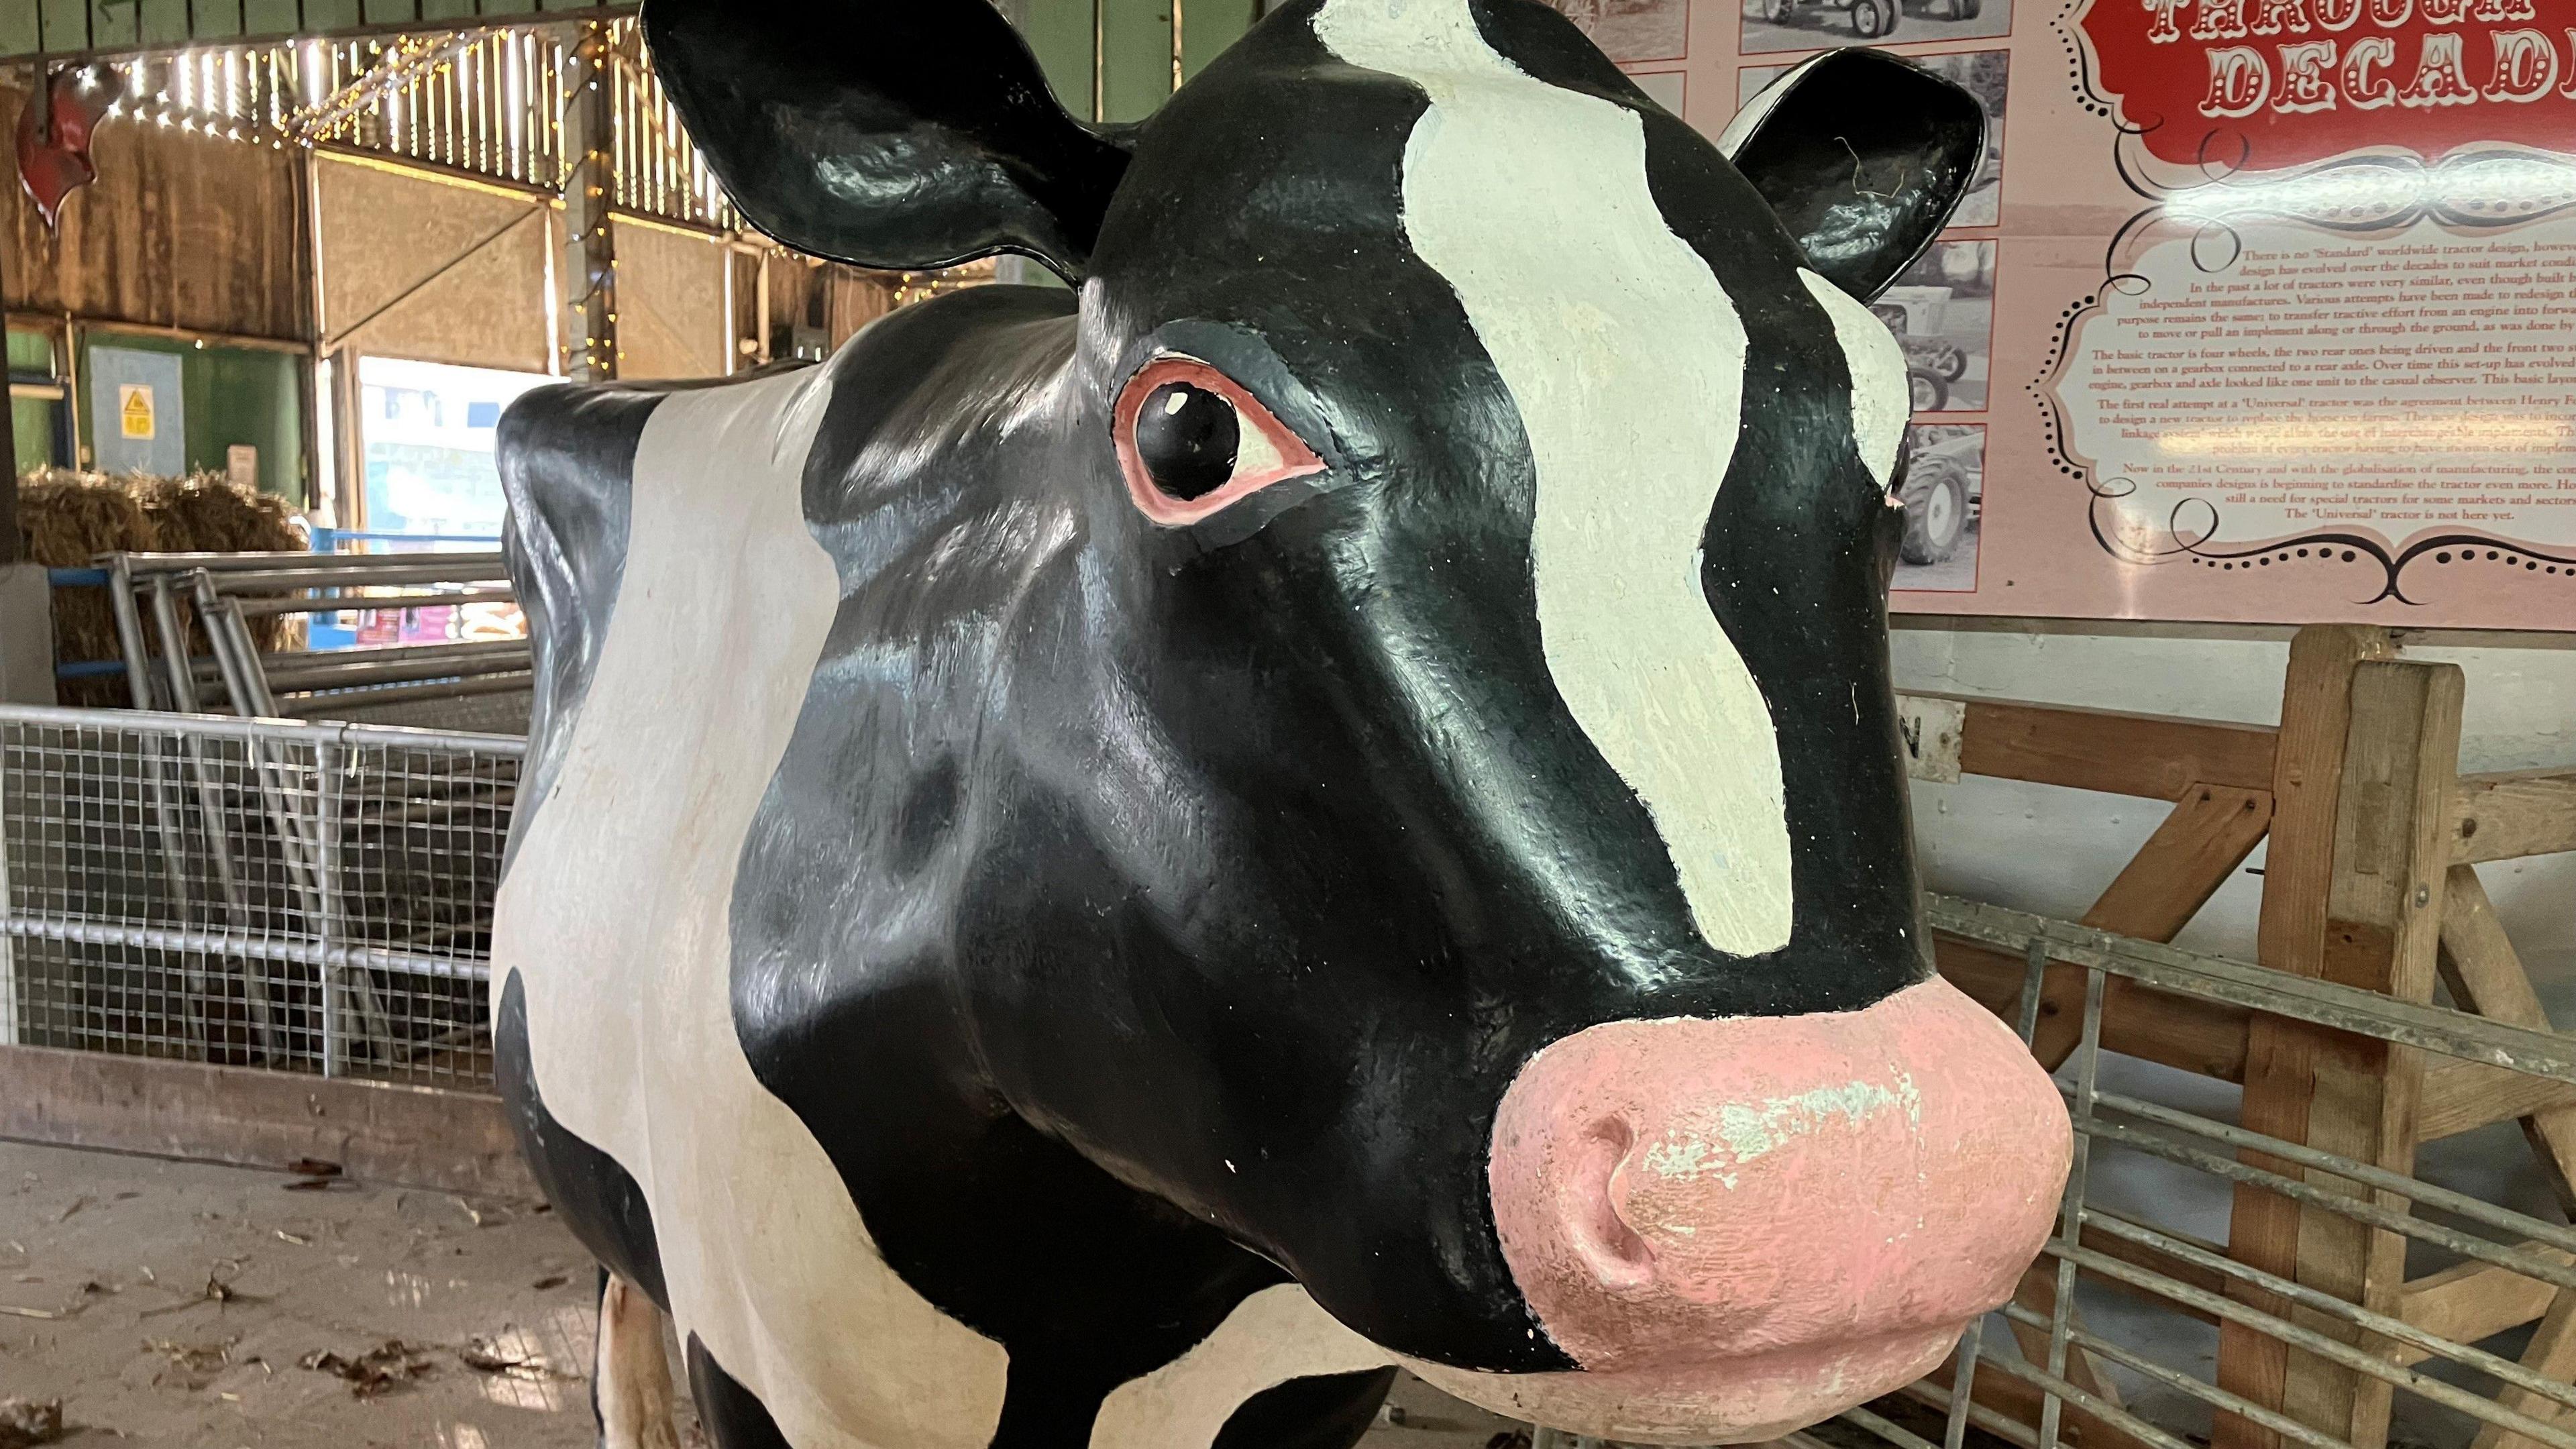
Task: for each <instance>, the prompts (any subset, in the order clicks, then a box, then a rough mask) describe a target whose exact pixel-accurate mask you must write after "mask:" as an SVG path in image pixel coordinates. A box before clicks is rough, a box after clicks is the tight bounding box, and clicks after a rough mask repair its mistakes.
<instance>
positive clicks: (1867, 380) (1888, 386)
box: [1798, 267, 1914, 488]
mask: <svg viewBox="0 0 2576 1449" xmlns="http://www.w3.org/2000/svg"><path fill="white" fill-rule="evenodd" d="M1798 280H1800V281H1802V282H1804V283H1806V284H1807V291H1808V292H1809V293H1810V294H1811V295H1813V296H1814V297H1815V299H1816V304H1817V305H1818V306H1821V307H1823V308H1824V309H1825V315H1826V316H1828V317H1830V318H1832V319H1833V322H1834V340H1836V341H1837V342H1840V343H1841V344H1842V348H1843V366H1844V370H1845V371H1847V372H1849V373H1850V374H1851V410H1852V442H1853V444H1854V445H1855V446H1857V447H1858V448H1859V449H1860V461H1861V465H1862V466H1863V467H1865V468H1867V469H1869V476H1871V477H1872V478H1875V479H1877V480H1878V486H1879V487H1881V488H1884V487H1886V486H1887V480H1888V479H1889V478H1890V477H1891V476H1893V475H1894V473H1895V472H1896V450H1897V448H1898V446H1899V445H1901V444H1903V443H1904V441H1905V423H1906V419H1907V417H1908V416H1909V415H1910V414H1911V412H1912V410H1913V407H1914V392H1913V389H1912V388H1911V387H1909V386H1908V385H1907V383H1906V381H1905V349H1904V348H1903V347H1900V346H1898V345H1897V341H1896V334H1895V333H1892V332H1890V331H1888V330H1887V324H1886V323H1884V322H1881V321H1879V320H1878V319H1877V318H1876V317H1874V316H1872V315H1870V310H1869V309H1868V308H1867V307H1864V306H1862V305H1861V304H1860V303H1858V302H1856V301H1854V300H1852V295H1851V293H1849V292H1846V291H1844V290H1843V289H1842V288H1840V287H1837V286H1835V285H1834V284H1833V283H1831V282H1828V281H1826V280H1825V279H1824V278H1822V277H1820V276H1817V275H1816V274H1815V273H1813V272H1811V271H1808V270H1807V269H1806V268H1804V267H1800V268H1799V269H1798Z"/></svg>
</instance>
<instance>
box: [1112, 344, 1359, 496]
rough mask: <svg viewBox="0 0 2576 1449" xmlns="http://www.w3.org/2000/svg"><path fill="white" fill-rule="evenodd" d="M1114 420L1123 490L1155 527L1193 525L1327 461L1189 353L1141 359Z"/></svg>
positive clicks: (1231, 382)
mask: <svg viewBox="0 0 2576 1449" xmlns="http://www.w3.org/2000/svg"><path fill="white" fill-rule="evenodd" d="M1112 416H1113V418H1114V427H1115V429H1116V439H1117V445H1118V464H1119V468H1120V470H1121V471H1122V472H1123V473H1125V474H1126V477H1127V493H1128V496H1129V497H1130V498H1132V499H1133V500H1134V501H1135V504H1136V506H1137V507H1138V508H1140V509H1142V510H1143V511H1144V513H1145V516H1146V517H1148V518H1151V519H1153V520H1154V521H1155V522H1156V523H1161V524H1166V525H1171V526H1178V525H1181V524H1187V523H1196V522H1198V521H1199V520H1200V519H1202V518H1205V517H1207V516H1208V515H1210V514H1212V513H1215V512H1216V511H1217V510H1219V509H1221V508H1224V507H1225V506H1226V505H1228V504H1230V503H1232V502H1234V501H1235V500H1236V499H1238V498H1241V497H1243V496H1244V495H1245V494H1247V493H1251V492H1253V491H1255V490H1257V489H1261V488H1266V487H1268V486H1270V485H1271V484H1273V483H1278V482H1281V481H1284V480H1286V479H1289V478H1298V477H1303V476H1305V475H1306V474H1309V473H1313V472H1317V471H1319V470H1320V469H1322V467H1323V466H1324V464H1323V460H1322V459H1320V458H1318V457H1316V456H1315V450H1314V449H1312V448H1310V447H1308V446H1306V442H1305V440H1304V439H1302V438H1300V437H1298V436H1297V435H1296V434H1295V433H1294V432H1292V431H1290V430H1289V428H1288V426H1287V425H1286V424H1284V423H1282V422H1280V421H1279V420H1278V419H1277V418H1276V417H1273V416H1272V415H1271V413H1270V410H1269V409H1268V408H1266V407H1263V406H1262V405H1261V402H1260V400H1259V399H1257V398H1255V397H1253V396H1252V394H1251V393H1249V392H1246V391H1245V390H1244V389H1243V387H1242V386H1241V385H1239V384H1238V383H1236V382H1235V381H1234V379H1232V378H1230V377H1227V376H1226V375H1225V374H1224V373H1221V372H1219V371H1217V370H1216V369H1215V368H1213V367H1211V366H1209V365H1208V364H1206V363H1204V362H1201V361H1200V360H1198V359H1197V358H1195V357H1181V356H1177V355H1170V354H1167V355H1165V356H1162V357H1158V358H1155V359H1154V360H1153V361H1151V362H1149V363H1147V364H1145V366H1143V367H1142V368H1140V369H1138V370H1137V373H1136V375H1135V376H1134V377H1132V378H1129V379H1128V380H1127V386H1126V387H1125V388H1123V389H1122V390H1121V391H1120V392H1119V394H1118V406H1117V408H1116V410H1115V412H1114V413H1113V415H1112Z"/></svg>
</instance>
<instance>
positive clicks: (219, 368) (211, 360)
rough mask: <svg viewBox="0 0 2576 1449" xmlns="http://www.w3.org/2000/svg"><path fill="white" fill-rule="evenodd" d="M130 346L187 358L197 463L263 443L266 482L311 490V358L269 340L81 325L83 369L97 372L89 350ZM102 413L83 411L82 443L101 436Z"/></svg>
mask: <svg viewBox="0 0 2576 1449" xmlns="http://www.w3.org/2000/svg"><path fill="white" fill-rule="evenodd" d="M93 344H95V345H97V346H100V347H126V348H132V349H134V350H136V351H141V352H168V353H174V354H176V355H177V356H178V358H179V394H180V399H181V402H182V404H183V405H184V407H185V409H186V412H187V429H188V432H187V452H188V466H189V467H190V468H191V469H204V470H206V471H209V472H214V473H221V472H223V471H224V456H225V454H224V450H225V449H227V448H229V447H231V446H232V445H233V444H235V443H248V444H250V445H251V446H252V447H254V448H257V449H259V487H260V491H261V492H263V493H275V494H277V495H279V496H280V497H283V498H285V499H287V500H288V501H289V502H292V503H297V504H301V503H303V502H304V498H305V472H304V402H303V398H304V385H303V377H304V369H305V368H306V367H307V366H309V365H310V364H309V363H308V361H307V359H305V358H303V357H300V356H298V355H296V354H294V353H291V352H272V351H268V350H266V349H262V348H249V347H219V346H216V345H214V344H212V343H209V344H207V345H206V346H203V347H199V346H196V345H195V344H193V343H188V342H181V341H178V340H176V339H174V338H167V337H149V336H139V335H136V334H134V333H129V332H115V331H110V330H107V329H104V328H87V327H84V328H82V329H81V334H80V349H81V365H80V375H81V376H82V377H84V378H86V377H88V376H89V350H90V347H91V346H92V345H93ZM96 422H97V419H96V418H94V417H93V416H91V410H89V409H83V410H82V414H81V420H80V425H81V436H80V441H81V446H82V447H83V448H84V449H86V448H88V447H89V446H90V444H91V440H92V438H93V437H94V436H95V434H94V432H93V428H94V426H95V424H96Z"/></svg>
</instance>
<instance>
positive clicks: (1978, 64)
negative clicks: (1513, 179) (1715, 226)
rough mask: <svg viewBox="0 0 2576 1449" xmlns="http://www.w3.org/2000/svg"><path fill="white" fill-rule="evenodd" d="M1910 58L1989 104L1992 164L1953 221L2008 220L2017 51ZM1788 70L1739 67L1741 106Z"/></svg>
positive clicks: (1737, 99) (1737, 83) (1908, 59)
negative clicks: (2009, 112)
mask: <svg viewBox="0 0 2576 1449" xmlns="http://www.w3.org/2000/svg"><path fill="white" fill-rule="evenodd" d="M1904 60H1905V61H1906V63H1907V64H1909V65H1919V66H1921V67H1923V68H1924V69H1925V70H1928V71H1931V72H1932V73H1933V74H1935V75H1938V76H1941V77H1943V78H1944V79H1946V80H1949V81H1950V82H1952V83H1953V84H1955V85H1958V86H1959V87H1961V88H1962V89H1964V90H1966V91H1967V92H1968V93H1969V94H1970V95H1973V96H1975V97H1976V98H1977V104H1979V105H1981V106H1983V107H1985V110H1986V164H1985V165H1983V166H1982V167H1979V168H1978V170H1977V179H1976V180H1975V182H1973V183H1972V184H1970V186H1969V187H1968V193H1967V195H1965V196H1962V197H1960V198H1959V209H1958V210H1957V211H1956V212H1953V213H1952V214H1951V216H1950V225H1952V226H1993V225H1996V224H1997V223H1998V222H2000V221H2002V220H2003V206H2002V199H2003V177H2004V94H2005V91H2006V89H2007V87H2006V85H2005V81H2006V77H2007V74H2008V72H2009V71H2010V69H2011V62H2012V52H2011V51H2008V50H1967V51H1961V52H1959V53H1958V54H1956V55H1909V56H1906V57H1904ZM1788 69H1789V67H1787V66H1785V65H1749V66H1746V67H1745V68H1744V69H1742V70H1740V71H1738V72H1736V78H1735V106H1736V109H1738V110H1742V109H1743V108H1744V107H1746V106H1748V105H1750V104H1752V101H1753V98H1754V97H1755V96H1758V95H1760V94H1761V93H1762V88H1763V87H1764V86H1767V85H1769V84H1771V83H1772V82H1773V81H1775V80H1778V79H1779V78H1780V77H1781V75H1782V74H1783V73H1785V72H1786V71H1787V70H1788ZM1632 79H1641V78H1634V77H1632Z"/></svg>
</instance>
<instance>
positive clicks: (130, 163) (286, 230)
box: [0, 84, 311, 340]
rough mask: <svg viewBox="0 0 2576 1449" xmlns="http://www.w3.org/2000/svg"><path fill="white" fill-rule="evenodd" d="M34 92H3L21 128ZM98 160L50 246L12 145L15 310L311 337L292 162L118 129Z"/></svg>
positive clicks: (2, 104)
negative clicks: (22, 113)
mask: <svg viewBox="0 0 2576 1449" xmlns="http://www.w3.org/2000/svg"><path fill="white" fill-rule="evenodd" d="M25 99H26V90H25V88H24V86H23V84H0V116H7V117H12V118H14V117H15V116H17V115H18V113H19V110H20V108H21V106H22V105H23V103H24V101H25ZM91 149H92V154H93V155H94V156H95V157H96V159H97V162H98V180H97V181H95V182H93V183H91V184H90V185H89V186H87V187H84V188H82V189H81V190H79V191H76V192H74V193H72V195H71V198H70V200H69V201H67V202H66V203H65V204H64V208H63V218H62V232H61V234H60V235H59V236H55V235H50V234H48V233H47V232H46V230H45V224H44V220H43V218H41V217H40V216H39V215H38V214H37V212H36V206H35V203H34V202H32V201H30V200H28V199H27V194H26V192H25V190H24V189H23V188H22V187H21V186H20V185H19V183H18V166H17V159H16V153H15V151H14V150H13V149H10V148H0V168H5V170H6V172H7V177H6V181H5V183H0V189H5V190H6V192H7V200H6V202H5V203H0V205H5V207H6V212H5V215H0V221H5V228H6V229H5V233H0V236H5V241H6V244H7V254H6V256H5V257H0V271H5V274H6V295H7V298H8V305H9V307H10V308H11V309H12V310H14V311H23V312H44V313H50V314H53V315H55V316H61V315H62V314H63V313H66V312H69V313H72V314H74V315H76V316H80V317H96V318H107V319H112V320H115V321H120V322H131V323H140V324H144V325H149V326H157V327H178V328H187V329H191V330H196V331H205V332H219V333H232V334H236V335H239V336H244V337H266V338H277V339H287V340H303V339H306V338H309V337H310V336H311V332H310V328H311V319H309V318H308V317H306V316H305V315H304V314H305V307H304V282H303V277H304V270H303V267H304V262H303V244H302V242H301V240H300V236H301V233H300V231H299V226H300V220H299V218H300V215H301V210H302V198H301V188H300V185H299V183H298V180H297V176H296V160H295V158H294V157H293V156H290V155H288V154H287V153H286V152H283V151H274V150H270V149H268V148H267V147H263V146H250V145H245V144H242V143H240V142H235V141H224V140H217V139H214V138H211V137H208V136H205V135H201V134H194V133H189V132H183V131H180V130H177V129H175V128H167V127H159V126H140V125H135V124H132V123H130V122H125V121H111V122H109V123H107V124H106V125H105V126H103V127H101V128H100V130H99V132H98V136H97V140H96V142H95V143H94V145H93V146H92V148H91Z"/></svg>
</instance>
